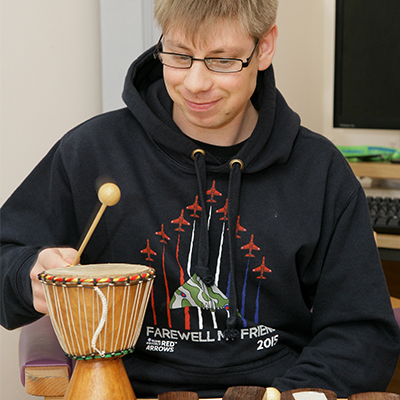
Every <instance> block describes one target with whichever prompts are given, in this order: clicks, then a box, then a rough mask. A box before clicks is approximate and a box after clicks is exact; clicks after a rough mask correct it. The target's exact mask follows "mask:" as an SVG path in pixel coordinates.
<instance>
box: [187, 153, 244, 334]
mask: <svg viewBox="0 0 400 400" xmlns="http://www.w3.org/2000/svg"><path fill="white" fill-rule="evenodd" d="M192 159H193V160H194V165H195V170H196V177H197V183H198V187H199V203H200V207H202V210H203V212H202V213H200V235H199V253H198V260H197V264H196V265H195V267H194V270H195V272H196V274H197V275H198V276H199V277H200V278H201V280H202V281H203V282H204V283H205V284H206V285H207V286H212V285H213V284H214V282H215V279H214V276H213V274H212V273H211V271H210V268H209V237H208V227H207V213H206V209H207V203H206V198H205V195H206V190H207V167H206V162H205V151H204V150H202V149H196V150H194V151H193V153H192ZM229 166H230V169H231V172H230V175H229V189H228V231H229V234H228V238H229V239H228V242H229V250H230V251H229V263H230V288H229V310H228V318H227V321H226V324H227V329H226V330H225V331H224V338H225V339H226V340H234V339H236V338H237V337H238V336H239V331H238V330H237V329H236V325H237V320H238V318H237V310H238V305H237V290H236V254H235V248H236V247H235V242H236V223H237V219H238V215H239V193H240V186H241V176H242V175H241V170H242V169H243V166H244V165H243V161H241V160H239V159H234V160H232V161H231V162H230V164H229Z"/></svg>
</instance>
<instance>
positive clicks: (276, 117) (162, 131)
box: [122, 47, 300, 173]
mask: <svg viewBox="0 0 400 400" xmlns="http://www.w3.org/2000/svg"><path fill="white" fill-rule="evenodd" d="M153 51H154V47H153V48H151V49H149V50H148V51H146V52H145V53H143V54H142V55H141V56H140V57H139V58H138V59H137V60H136V61H135V62H134V63H133V64H132V65H131V66H130V68H129V70H128V73H127V76H126V79H125V86H124V91H123V96H122V97H123V100H124V101H125V103H126V105H127V106H128V108H129V109H130V111H131V112H132V114H133V115H134V116H135V118H137V120H138V121H139V122H140V123H141V125H142V126H143V128H144V130H145V131H146V133H147V134H148V135H149V136H150V137H151V138H152V140H154V141H155V142H156V143H157V144H158V145H159V146H161V147H162V148H163V149H164V150H165V151H166V152H167V153H168V154H169V155H170V156H171V157H173V158H175V159H176V160H177V161H179V162H181V163H183V164H190V165H191V166H193V160H192V157H191V155H192V152H193V151H194V150H196V149H197V148H198V145H196V144H195V143H194V142H193V141H192V140H191V139H190V138H188V137H187V136H186V135H184V134H183V133H182V132H181V131H180V129H179V128H178V127H177V125H175V123H174V122H173V121H172V118H171V114H172V100H171V99H170V97H169V95H168V93H167V90H166V88H165V84H164V81H163V66H162V64H161V63H160V62H159V61H158V60H157V59H154V57H153ZM252 102H253V105H254V106H255V108H256V109H257V110H258V111H259V119H258V122H257V125H256V127H255V129H254V131H253V133H252V135H251V136H250V138H249V139H248V140H247V141H246V143H245V144H244V146H243V147H242V148H241V149H240V150H239V152H238V153H237V155H236V156H235V158H238V159H240V160H242V162H243V168H242V173H255V172H259V171H261V170H263V169H265V168H267V167H269V166H271V165H273V164H284V163H285V162H286V161H287V160H288V158H289V156H290V153H291V151H292V148H293V145H294V143H295V140H296V137H297V134H298V131H299V127H300V118H299V116H298V115H297V114H296V113H295V112H293V111H292V110H291V109H290V108H289V107H288V105H287V104H286V102H285V100H284V98H283V96H282V95H281V94H280V92H279V91H278V90H277V89H276V87H275V78H274V72H273V67H272V65H271V66H270V67H269V68H268V69H267V70H266V71H261V72H259V75H258V80H257V87H256V90H255V92H254V94H253V97H252ZM139 103H140V106H139V107H138V104H139ZM277 110H282V111H279V112H278V111H277ZM283 129H284V130H285V135H284V137H282V135H281V134H280V132H282V130H283ZM205 161H206V164H207V170H208V171H210V172H215V173H229V171H230V168H229V163H226V164H222V165H221V163H220V161H219V160H217V159H216V158H215V157H214V156H213V155H211V154H206V155H205Z"/></svg>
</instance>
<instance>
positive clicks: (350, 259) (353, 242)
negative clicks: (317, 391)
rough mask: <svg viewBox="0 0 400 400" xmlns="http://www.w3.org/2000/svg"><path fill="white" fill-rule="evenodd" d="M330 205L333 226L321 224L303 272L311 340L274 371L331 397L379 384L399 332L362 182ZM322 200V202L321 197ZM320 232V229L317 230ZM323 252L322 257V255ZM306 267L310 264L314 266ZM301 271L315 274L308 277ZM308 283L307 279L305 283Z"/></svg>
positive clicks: (389, 367) (285, 383)
mask: <svg viewBox="0 0 400 400" xmlns="http://www.w3.org/2000/svg"><path fill="white" fill-rule="evenodd" d="M331 201H334V202H335V205H334V204H333V203H331V204H330V205H331V208H334V207H336V210H340V212H339V211H337V212H336V213H337V216H336V217H335V221H334V224H333V225H334V226H333V228H332V229H326V231H328V232H325V238H322V239H321V242H323V241H325V242H326V243H327V244H326V245H325V246H324V248H325V249H326V250H325V252H324V254H323V256H320V262H321V264H322V268H318V271H317V268H316V267H315V265H313V264H312V263H311V264H310V265H309V266H307V270H306V272H304V275H303V277H302V280H303V282H304V281H307V280H308V288H311V287H316V289H314V290H313V291H312V292H313V293H312V295H311V299H312V300H313V301H312V304H313V308H312V340H311V341H310V343H309V344H308V345H307V346H306V347H305V348H304V349H303V351H302V353H301V354H300V357H299V359H298V361H297V363H296V365H295V366H294V367H292V368H291V369H289V370H288V371H287V372H286V374H285V375H284V376H283V377H281V378H278V379H275V380H274V382H273V386H274V387H276V388H278V389H279V390H281V391H284V390H289V389H293V388H300V387H303V388H304V387H320V388H325V389H331V390H334V391H335V392H336V393H337V395H338V397H347V396H348V395H350V394H352V393H357V392H359V391H360V388H363V391H368V388H370V390H374V391H376V390H382V391H384V390H385V389H386V387H387V385H388V383H389V381H390V379H391V377H392V375H393V372H394V370H395V367H396V363H397V360H398V356H399V351H400V332H399V327H398V325H397V323H396V320H395V318H394V315H393V310H392V308H391V304H390V297H389V294H388V291H387V286H386V281H385V277H384V274H383V271H382V268H381V265H380V260H379V255H378V252H377V248H376V245H375V243H374V237H373V233H372V229H371V226H370V222H369V217H368V209H367V203H366V199H365V194H364V192H363V190H362V188H361V187H359V188H358V189H357V190H355V191H353V193H351V194H350V195H349V196H347V199H344V200H343V196H342V197H341V201H338V198H336V199H335V200H331ZM327 206H328V207H329V204H327ZM323 235H324V234H323ZM321 259H322V261H321ZM313 268H315V269H314V270H313ZM307 276H308V277H309V276H317V277H318V278H315V279H316V281H315V282H311V281H310V279H308V278H307ZM312 283H314V284H312Z"/></svg>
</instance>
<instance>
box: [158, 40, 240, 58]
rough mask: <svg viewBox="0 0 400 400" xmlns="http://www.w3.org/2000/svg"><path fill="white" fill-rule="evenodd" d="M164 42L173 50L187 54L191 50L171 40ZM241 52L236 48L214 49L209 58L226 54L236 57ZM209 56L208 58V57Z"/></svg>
mask: <svg viewBox="0 0 400 400" xmlns="http://www.w3.org/2000/svg"><path fill="white" fill-rule="evenodd" d="M164 40H165V44H166V45H168V46H170V47H175V48H178V49H181V50H183V51H188V52H191V51H192V49H191V48H189V47H187V46H186V45H184V44H183V43H180V42H175V41H173V40H171V39H164ZM242 52H243V49H239V48H236V47H235V48H230V49H227V48H217V49H214V50H211V51H210V56H212V55H221V54H227V53H229V54H234V55H237V54H240V53H242ZM210 56H209V57H210Z"/></svg>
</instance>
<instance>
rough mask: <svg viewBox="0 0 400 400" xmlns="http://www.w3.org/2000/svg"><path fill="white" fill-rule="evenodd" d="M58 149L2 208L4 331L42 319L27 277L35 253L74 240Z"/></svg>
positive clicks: (0, 312)
mask: <svg viewBox="0 0 400 400" xmlns="http://www.w3.org/2000/svg"><path fill="white" fill-rule="evenodd" d="M59 147H60V145H59V143H58V144H57V145H55V146H54V147H53V149H52V150H51V151H50V152H49V153H48V154H47V156H46V157H45V158H44V159H43V160H42V161H41V162H40V163H39V164H38V166H37V167H36V168H35V169H34V170H33V171H32V173H31V174H30V175H29V176H28V177H27V178H26V179H25V181H24V182H23V183H22V184H21V185H20V187H19V188H17V190H16V191H15V192H14V193H13V195H12V196H11V197H10V198H9V199H8V200H7V201H6V203H5V204H4V205H3V207H2V209H1V232H0V234H1V248H0V251H1V252H0V261H1V264H0V273H1V276H0V282H1V283H0V284H1V289H0V323H1V325H2V326H4V327H5V328H7V329H15V328H17V327H20V326H22V325H25V324H27V323H30V322H32V321H34V320H36V319H38V318H40V317H41V316H42V314H40V313H38V312H37V311H36V310H35V309H34V307H33V297H32V288H31V280H30V276H29V273H30V270H31V269H32V267H33V265H34V262H35V260H36V257H37V253H38V251H39V250H40V249H42V248H43V247H59V246H74V245H76V243H77V241H78V240H77V237H78V236H77V233H76V232H77V228H76V224H75V223H74V221H76V218H74V217H73V215H74V213H73V209H72V207H73V206H72V201H71V191H70V190H69V188H68V186H69V185H68V179H67V177H66V174H65V171H64V169H63V164H62V160H61V155H60V151H59ZM56 205H57V206H56Z"/></svg>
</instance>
